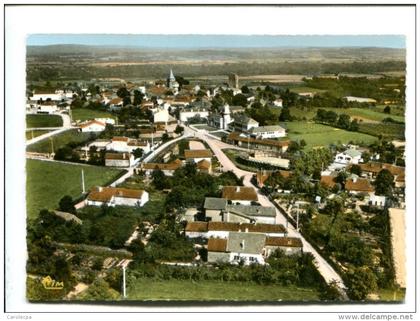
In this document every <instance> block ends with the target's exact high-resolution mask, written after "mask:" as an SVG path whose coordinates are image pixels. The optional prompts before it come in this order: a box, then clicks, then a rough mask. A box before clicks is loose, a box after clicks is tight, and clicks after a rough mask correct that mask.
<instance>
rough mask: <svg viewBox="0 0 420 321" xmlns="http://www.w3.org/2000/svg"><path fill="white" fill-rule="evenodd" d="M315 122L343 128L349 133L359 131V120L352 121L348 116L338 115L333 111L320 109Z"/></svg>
mask: <svg viewBox="0 0 420 321" xmlns="http://www.w3.org/2000/svg"><path fill="white" fill-rule="evenodd" d="M314 120H315V121H317V122H320V123H324V124H328V125H330V126H334V127H338V128H342V129H345V130H349V131H358V129H359V124H358V121H357V119H353V120H351V118H350V116H349V115H347V114H339V115H338V114H337V113H335V112H334V111H332V110H325V109H318V110H317V112H316V116H315V117H314Z"/></svg>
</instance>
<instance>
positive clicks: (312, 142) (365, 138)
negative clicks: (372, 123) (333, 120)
mask: <svg viewBox="0 0 420 321" xmlns="http://www.w3.org/2000/svg"><path fill="white" fill-rule="evenodd" d="M284 126H285V127H286V128H287V130H288V133H287V135H288V137H289V138H290V139H291V140H301V139H304V140H305V141H306V144H307V145H306V147H305V149H311V148H314V147H321V146H328V145H330V144H340V143H342V144H344V143H349V142H350V141H351V142H353V143H365V144H371V143H373V142H374V141H376V139H377V138H376V137H374V136H371V135H367V134H362V133H358V132H350V131H346V130H343V129H339V128H334V127H330V126H326V125H322V124H316V123H313V122H304V121H300V122H289V123H285V124H284Z"/></svg>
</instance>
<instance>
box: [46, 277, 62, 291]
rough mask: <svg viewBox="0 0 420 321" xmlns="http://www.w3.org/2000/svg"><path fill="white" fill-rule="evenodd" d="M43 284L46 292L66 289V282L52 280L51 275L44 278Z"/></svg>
mask: <svg viewBox="0 0 420 321" xmlns="http://www.w3.org/2000/svg"><path fill="white" fill-rule="evenodd" d="M41 283H42V285H43V286H44V288H45V289H46V290H61V289H63V288H64V282H58V281H56V280H54V279H52V278H51V277H50V276H49V275H48V276H46V277H44V278H43V279H42V281H41Z"/></svg>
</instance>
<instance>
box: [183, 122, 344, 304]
mask: <svg viewBox="0 0 420 321" xmlns="http://www.w3.org/2000/svg"><path fill="white" fill-rule="evenodd" d="M184 128H185V133H189V134H190V135H191V136H195V137H197V138H199V139H201V140H203V141H205V142H206V143H207V144H208V145H209V146H210V148H211V150H212V151H213V153H214V155H215V156H216V157H217V159H218V160H219V162H220V164H221V165H222V170H223V171H232V172H234V173H235V174H236V175H237V176H238V177H244V185H245V186H249V187H252V188H254V189H255V190H256V192H257V194H258V201H259V203H260V204H261V205H263V206H270V207H273V204H272V202H271V201H270V200H269V199H268V197H267V196H265V195H263V194H261V192H260V190H259V189H258V188H256V187H255V186H254V185H253V184H252V183H251V178H252V176H253V175H254V173H253V172H248V171H244V170H242V169H239V168H237V167H236V166H235V164H234V163H232V161H231V160H230V159H229V158H228V157H227V156H226V155H225V153H223V151H222V148H232V145H229V144H226V143H223V142H221V141H219V140H216V139H214V138H212V137H210V136H208V135H206V133H205V132H203V131H195V130H193V129H191V128H190V127H186V126H184ZM274 208H275V209H276V213H277V216H276V223H277V224H283V225H284V226H287V227H288V231H287V232H288V235H289V236H291V237H299V238H301V239H302V243H303V250H304V251H305V252H310V253H312V255H313V256H314V258H315V264H316V266H317V268H318V270H319V272H320V274H321V275H322V276H323V278H324V279H325V281H326V282H327V283H330V282H333V281H336V282H337V285H338V286H339V288H340V289H341V293H342V296H343V298H345V299H348V297H347V294H346V292H345V289H346V287H345V285H344V282H343V280H342V279H341V277H340V275H339V274H338V273H337V272H336V271H335V270H334V269H333V268H332V267H331V265H329V263H328V262H327V261H326V260H325V259H324V258H323V257H322V256H321V255H320V254H319V253H318V252H317V251H316V250H315V249H314V247H313V246H312V245H311V244H309V242H308V241H306V240H305V239H304V238H303V236H302V235H301V234H300V233H299V232H298V231H296V229H295V228H294V227H293V226H292V225H291V224H287V219H286V217H284V215H283V214H282V213H281V212H280V211H279V210H278V209H277V207H274Z"/></svg>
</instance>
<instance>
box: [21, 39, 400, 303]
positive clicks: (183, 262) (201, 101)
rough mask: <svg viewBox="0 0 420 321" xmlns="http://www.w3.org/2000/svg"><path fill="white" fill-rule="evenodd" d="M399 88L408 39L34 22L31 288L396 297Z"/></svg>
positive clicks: (67, 298)
mask: <svg viewBox="0 0 420 321" xmlns="http://www.w3.org/2000/svg"><path fill="white" fill-rule="evenodd" d="M364 37H365V38H366V39H367V40H366V39H363V38H364ZM369 37H370V38H369ZM111 38H112V39H111ZM110 39H111V40H110ZM286 40H287V41H289V43H287V44H286V45H284V43H285V42H283V41H286ZM359 40H360V43H358V41H359ZM168 43H170V46H169V45H167V44H168ZM255 43H258V44H259V45H258V46H256V45H252V44H255ZM324 43H328V46H325V45H324ZM282 44H283V45H282ZM405 91H406V48H405V39H404V37H403V36H383V37H379V36H378V37H376V36H341V37H338V36H335V37H331V36H328V35H325V36H317V37H314V38H313V39H312V38H311V37H310V36H306V37H299V36H295V37H291V36H290V37H287V36H281V35H279V36H270V37H268V36H258V35H256V36H233V35H232V36H229V35H224V36H217V35H215V36H206V35H201V36H200V35H196V36H193V35H154V36H151V35H130V36H128V35H113V36H112V37H111V36H109V35H105V34H97V35H65V34H64V35H38V34H34V35H30V36H29V37H28V39H27V45H26V97H25V99H26V131H25V134H26V147H25V148H26V209H27V217H26V220H27V235H26V244H27V262H26V299H27V300H28V301H29V302H31V303H38V302H50V301H52V302H69V303H71V302H77V301H88V302H89V301H90V302H94V301H98V302H114V301H129V302H131V303H133V304H134V303H135V302H139V303H142V302H148V301H162V302H163V301H165V302H167V301H185V302H191V303H194V302H213V303H214V304H216V303H217V302H242V303H244V304H248V303H249V304H252V303H253V302H257V301H258V302H267V303H270V304H295V303H305V304H336V303H337V304H343V303H354V302H356V303H361V302H363V303H364V304H372V303H378V302H381V303H394V304H395V303H397V304H398V303H403V302H404V300H405V289H406V264H405V262H406V255H405V248H406V240H405V227H406V224H407V222H406V221H405V160H406V158H405V157H406V153H405V146H406V140H405V138H406V135H405V110H406V99H405ZM22 108H23V106H22Z"/></svg>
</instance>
